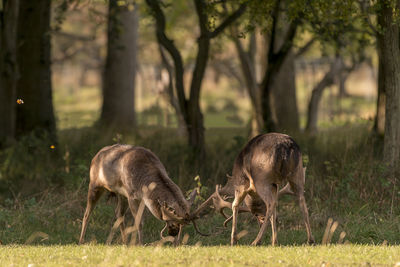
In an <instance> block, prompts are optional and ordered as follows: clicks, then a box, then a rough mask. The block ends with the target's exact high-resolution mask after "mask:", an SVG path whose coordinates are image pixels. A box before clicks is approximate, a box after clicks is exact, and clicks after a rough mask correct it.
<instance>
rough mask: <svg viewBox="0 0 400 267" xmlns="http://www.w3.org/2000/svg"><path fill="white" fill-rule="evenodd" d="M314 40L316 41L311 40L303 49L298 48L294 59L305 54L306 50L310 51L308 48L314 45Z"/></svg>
mask: <svg viewBox="0 0 400 267" xmlns="http://www.w3.org/2000/svg"><path fill="white" fill-rule="evenodd" d="M316 40H317V39H316V38H312V39H310V40H309V41H308V42H307V43H306V44H305V45H304V46H303V47H300V48H299V50H298V51H297V53H296V55H295V57H300V56H302V55H303V54H304V53H305V52H307V51H308V49H310V47H311V46H312V45H313V44H314V43H315V41H316Z"/></svg>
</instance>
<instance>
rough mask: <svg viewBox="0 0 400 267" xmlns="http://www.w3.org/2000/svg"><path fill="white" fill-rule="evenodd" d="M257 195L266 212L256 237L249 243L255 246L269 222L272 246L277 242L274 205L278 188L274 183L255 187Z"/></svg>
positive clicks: (276, 201) (276, 200)
mask: <svg viewBox="0 0 400 267" xmlns="http://www.w3.org/2000/svg"><path fill="white" fill-rule="evenodd" d="M257 190H258V191H257V192H258V194H259V196H260V197H261V198H262V199H263V200H264V203H265V207H266V212H265V218H264V222H263V224H262V225H261V227H260V230H259V232H258V235H257V237H256V239H254V241H253V242H252V243H251V245H253V246H256V245H258V244H259V243H260V241H261V239H262V237H263V235H264V232H265V229H266V228H267V225H268V222H269V221H270V222H271V228H272V236H271V243H272V245H273V246H274V245H275V244H276V242H277V229H276V205H277V203H278V188H277V186H276V185H275V184H272V185H267V186H266V187H265V188H263V189H261V188H257Z"/></svg>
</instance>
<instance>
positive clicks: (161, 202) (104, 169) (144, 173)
mask: <svg viewBox="0 0 400 267" xmlns="http://www.w3.org/2000/svg"><path fill="white" fill-rule="evenodd" d="M106 190H107V191H109V192H111V193H115V194H116V195H117V199H118V204H117V208H116V215H117V219H118V218H120V217H122V216H123V213H124V210H123V197H125V198H127V200H128V206H129V209H130V211H131V213H132V215H133V217H134V219H135V220H138V221H135V225H137V232H138V237H139V238H138V239H139V240H138V241H139V243H142V231H141V222H140V221H141V217H142V216H141V214H140V216H137V214H138V210H139V208H140V205H139V204H140V203H141V201H143V203H144V205H145V206H146V207H147V208H148V209H149V210H150V212H151V213H152V214H153V215H154V216H155V217H156V218H157V219H159V220H161V221H164V222H166V227H164V229H163V230H165V228H168V233H169V235H171V236H175V237H176V236H178V239H179V237H180V233H181V230H182V226H183V225H185V224H189V223H190V222H193V226H194V227H195V230H196V231H197V232H198V233H200V232H199V231H198V228H197V226H196V224H195V219H196V218H197V217H198V216H197V214H198V213H199V212H201V210H202V209H204V207H203V208H202V209H199V210H197V211H195V212H194V213H191V212H190V207H191V205H192V204H193V201H194V198H195V197H196V190H194V191H193V193H192V194H191V196H190V199H189V201H188V200H186V199H185V198H184V196H183V193H182V191H181V190H180V189H179V187H178V186H177V185H176V184H175V183H174V182H173V181H172V180H171V179H170V178H169V177H168V174H167V171H166V170H165V168H164V166H163V164H162V163H161V161H160V160H159V159H158V157H157V156H156V155H155V154H154V153H153V152H151V151H150V150H148V149H146V148H143V147H135V146H131V145H120V144H116V145H112V146H107V147H104V148H103V149H101V150H100V151H99V152H98V153H97V154H96V155H95V157H94V158H93V160H92V163H91V165H90V183H89V190H88V196H87V206H86V211H85V215H84V217H83V221H82V231H81V236H80V239H79V243H80V244H82V243H83V242H84V237H85V232H86V228H87V225H88V219H89V216H90V214H91V212H92V210H93V208H94V207H95V205H96V202H97V201H98V200H99V198H100V197H101V195H102V194H103V193H104V192H105V191H106ZM203 206H204V205H203ZM143 208H144V207H142V212H143ZM120 230H121V233H122V239H123V242H124V243H125V240H124V239H125V237H124V234H123V233H124V225H123V223H121V224H120ZM162 232H163V231H162ZM200 234H201V235H205V234H202V233H200Z"/></svg>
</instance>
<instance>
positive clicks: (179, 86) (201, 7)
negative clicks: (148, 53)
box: [146, 0, 246, 155]
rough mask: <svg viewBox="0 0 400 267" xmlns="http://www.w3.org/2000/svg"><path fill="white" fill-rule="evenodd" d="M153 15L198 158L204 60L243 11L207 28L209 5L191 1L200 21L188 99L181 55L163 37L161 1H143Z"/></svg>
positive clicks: (202, 0) (201, 136)
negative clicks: (219, 37) (218, 39)
mask: <svg viewBox="0 0 400 267" xmlns="http://www.w3.org/2000/svg"><path fill="white" fill-rule="evenodd" d="M146 3H147V5H148V6H149V8H150V10H151V12H152V15H153V17H154V19H155V21H156V36H157V40H158V42H159V43H160V44H161V46H162V47H163V48H164V49H165V50H166V51H167V52H168V54H169V56H170V57H171V58H172V61H173V66H174V72H175V90H176V95H177V98H178V101H179V107H180V111H181V112H182V115H183V118H184V121H185V123H186V129H187V133H188V143H189V146H191V147H192V148H193V149H194V150H195V151H196V152H199V154H200V155H202V154H204V122H203V114H202V112H201V109H200V90H201V84H202V81H203V77H204V73H205V69H206V66H207V61H208V57H209V49H210V42H211V40H212V39H213V38H215V37H217V36H218V35H219V34H220V33H221V32H223V31H224V29H225V28H226V27H227V26H229V25H230V24H231V23H232V22H233V21H235V20H236V19H237V18H238V17H240V16H241V15H242V14H243V13H244V11H245V7H246V6H245V5H244V4H242V5H240V7H239V8H238V9H236V10H235V11H234V12H233V13H232V14H231V15H229V16H228V17H227V18H226V19H225V20H224V21H223V22H221V24H220V25H218V26H217V27H215V29H213V30H212V29H210V28H209V17H208V14H207V8H208V5H207V3H206V1H205V0H194V5H195V10H196V15H197V18H198V21H199V24H198V25H199V29H200V35H199V37H198V39H197V55H196V57H195V63H194V69H193V72H192V79H191V82H190V89H189V98H187V97H186V95H185V84H184V79H183V77H184V66H183V60H182V56H181V53H180V52H179V50H178V48H177V47H176V46H175V44H174V42H173V41H172V40H171V39H169V38H168V37H167V35H166V19H165V15H164V12H163V10H162V8H161V4H162V1H159V0H146Z"/></svg>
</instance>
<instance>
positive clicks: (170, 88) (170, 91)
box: [158, 44, 187, 136]
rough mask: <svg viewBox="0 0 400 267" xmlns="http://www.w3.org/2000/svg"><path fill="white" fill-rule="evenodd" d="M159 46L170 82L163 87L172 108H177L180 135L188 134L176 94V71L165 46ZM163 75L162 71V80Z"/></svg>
mask: <svg viewBox="0 0 400 267" xmlns="http://www.w3.org/2000/svg"><path fill="white" fill-rule="evenodd" d="M158 46H159V47H158V48H159V51H160V56H161V62H162V65H163V66H164V68H165V70H166V71H167V73H168V82H165V83H164V84H163V87H164V88H162V90H163V92H164V95H165V96H166V98H167V101H168V102H169V103H170V104H171V106H172V108H173V109H174V110H175V115H176V120H177V124H178V135H179V136H183V135H187V127H186V122H185V119H184V116H183V114H182V111H181V109H180V107H179V100H178V99H177V97H176V96H175V94H174V75H173V72H174V71H173V68H172V66H171V64H170V63H169V61H168V59H167V56H166V55H165V53H164V48H163V47H162V46H161V44H158ZM162 76H163V75H162V71H161V80H163V77H162Z"/></svg>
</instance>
